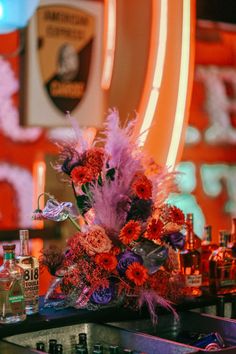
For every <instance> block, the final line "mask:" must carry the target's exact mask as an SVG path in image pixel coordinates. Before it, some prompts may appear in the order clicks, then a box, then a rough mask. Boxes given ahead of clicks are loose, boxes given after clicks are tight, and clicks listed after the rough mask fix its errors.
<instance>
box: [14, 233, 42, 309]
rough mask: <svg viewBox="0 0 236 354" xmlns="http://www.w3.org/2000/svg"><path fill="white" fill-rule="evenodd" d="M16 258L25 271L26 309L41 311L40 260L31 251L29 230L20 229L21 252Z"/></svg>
mask: <svg viewBox="0 0 236 354" xmlns="http://www.w3.org/2000/svg"><path fill="white" fill-rule="evenodd" d="M16 260H17V263H18V265H19V266H20V267H21V268H22V269H23V271H24V290H25V310H26V314H27V315H31V314H34V313H37V312H38V311H39V262H38V260H37V258H36V257H33V256H32V255H31V254H30V252H29V231H28V230H20V254H19V256H18V257H17V258H16Z"/></svg>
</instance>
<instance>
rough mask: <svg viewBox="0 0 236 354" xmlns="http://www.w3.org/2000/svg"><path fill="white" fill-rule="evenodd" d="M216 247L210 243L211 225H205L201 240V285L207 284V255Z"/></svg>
mask: <svg viewBox="0 0 236 354" xmlns="http://www.w3.org/2000/svg"><path fill="white" fill-rule="evenodd" d="M217 248H218V246H217V245H216V244H214V243H212V227H211V225H206V226H205V227H204V233H203V238H202V242H201V273H202V285H203V286H209V257H210V255H211V254H212V251H214V250H216V249H217Z"/></svg>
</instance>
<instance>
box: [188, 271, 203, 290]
mask: <svg viewBox="0 0 236 354" xmlns="http://www.w3.org/2000/svg"><path fill="white" fill-rule="evenodd" d="M185 285H186V286H188V287H200V286H201V285H202V275H201V274H192V275H185Z"/></svg>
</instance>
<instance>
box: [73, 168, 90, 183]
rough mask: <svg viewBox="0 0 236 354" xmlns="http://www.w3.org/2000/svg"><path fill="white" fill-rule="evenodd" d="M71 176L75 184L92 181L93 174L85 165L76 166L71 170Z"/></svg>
mask: <svg viewBox="0 0 236 354" xmlns="http://www.w3.org/2000/svg"><path fill="white" fill-rule="evenodd" d="M71 178H72V181H73V182H74V183H75V184H84V183H87V182H91V181H92V179H93V174H92V171H91V170H90V168H88V167H86V166H76V167H75V168H73V170H72V172H71Z"/></svg>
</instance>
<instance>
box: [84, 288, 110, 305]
mask: <svg viewBox="0 0 236 354" xmlns="http://www.w3.org/2000/svg"><path fill="white" fill-rule="evenodd" d="M114 295H115V289H114V286H113V285H110V286H109V287H108V288H103V287H100V288H99V289H97V290H95V291H94V292H93V294H92V295H91V297H90V300H91V302H93V303H95V304H98V305H106V304H108V303H109V302H110V301H111V300H113V298H114Z"/></svg>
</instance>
